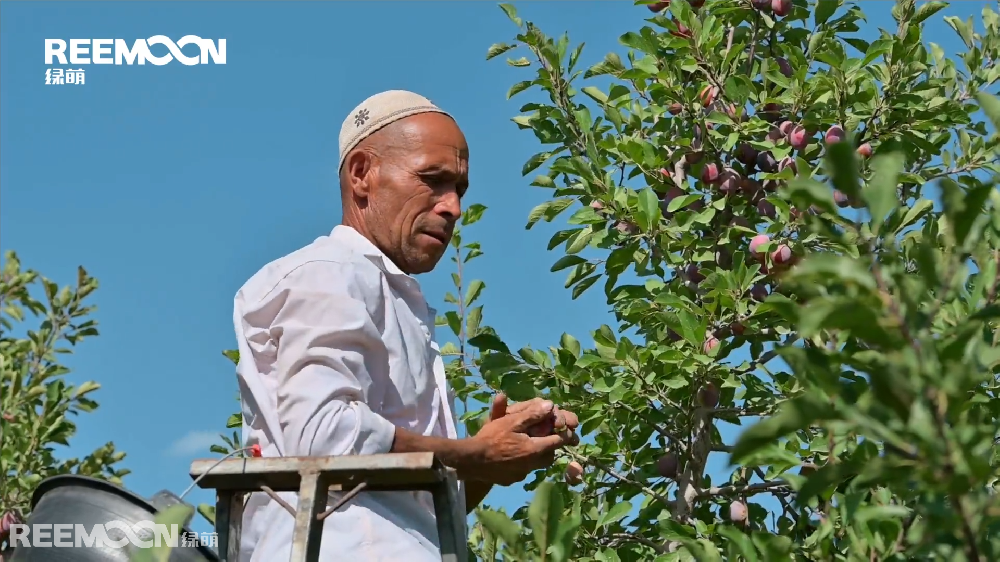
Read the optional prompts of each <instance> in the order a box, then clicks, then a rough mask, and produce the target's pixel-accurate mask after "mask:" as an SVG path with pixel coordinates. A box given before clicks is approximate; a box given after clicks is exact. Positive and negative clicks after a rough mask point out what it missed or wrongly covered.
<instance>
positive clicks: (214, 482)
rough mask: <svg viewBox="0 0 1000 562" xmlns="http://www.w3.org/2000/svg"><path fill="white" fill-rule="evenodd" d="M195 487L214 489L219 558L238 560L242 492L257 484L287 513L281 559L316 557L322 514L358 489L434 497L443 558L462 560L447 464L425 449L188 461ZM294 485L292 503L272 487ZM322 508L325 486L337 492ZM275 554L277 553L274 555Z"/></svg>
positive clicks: (297, 561)
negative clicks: (287, 553) (289, 520)
mask: <svg viewBox="0 0 1000 562" xmlns="http://www.w3.org/2000/svg"><path fill="white" fill-rule="evenodd" d="M191 477H192V478H194V479H199V480H198V482H197V485H198V487H199V488H204V489H214V490H215V491H216V500H215V531H216V533H217V535H218V539H219V557H220V559H221V561H222V562H244V561H238V560H237V557H238V555H239V546H240V533H241V529H242V526H243V505H244V501H245V498H246V496H247V494H248V493H250V492H264V493H266V494H268V495H269V496H271V497H272V498H273V499H274V500H275V501H277V502H278V503H279V504H281V505H282V506H283V507H284V508H285V509H286V510H288V512H289V513H291V514H292V515H293V516H294V517H295V533H294V536H293V538H292V555H291V558H289V562H318V561H319V552H320V550H319V546H320V540H321V539H322V534H323V520H324V519H326V517H327V516H328V515H329V514H331V513H333V512H334V511H336V510H337V509H338V508H339V507H340V506H342V505H344V504H345V503H347V502H348V501H350V500H351V498H353V497H354V496H355V495H357V494H358V493H361V492H363V491H369V492H387V491H407V490H424V491H428V492H430V493H431V495H432V496H433V498H434V511H435V513H436V517H437V530H438V536H439V542H440V545H441V560H442V561H444V562H467V559H468V550H467V546H466V541H465V536H464V529H465V526H464V522H463V519H462V517H463V516H464V515H465V514H464V513H462V514H460V513H458V511H459V508H458V506H459V502H458V498H457V496H456V494H457V487H456V478H455V471H454V470H451V469H449V468H447V467H445V466H444V465H443V464H442V463H441V461H440V460H439V459H437V458H435V456H434V454H433V453H390V454H384V455H350V456H342V457H259V458H233V459H226V460H224V461H222V462H218V461H217V460H216V459H199V460H195V461H194V462H193V463H191ZM294 491H298V492H299V502H298V504H299V505H298V510H295V509H294V508H292V506H290V505H289V504H288V503H287V502H285V501H284V500H282V499H281V498H280V497H279V496H278V495H277V492H294ZM344 491H346V492H347V493H346V494H344V495H343V496H342V497H341V498H340V499H339V501H338V502H337V503H336V504H334V505H333V506H331V507H330V508H329V509H328V508H327V499H328V497H329V492H344ZM276 562H277V561H276Z"/></svg>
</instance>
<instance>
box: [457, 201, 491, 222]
mask: <svg viewBox="0 0 1000 562" xmlns="http://www.w3.org/2000/svg"><path fill="white" fill-rule="evenodd" d="M485 212H486V205H481V204H479V203H473V204H472V205H469V208H467V209H466V210H465V212H463V213H462V226H469V225H470V224H475V223H477V222H479V219H481V218H483V213H485Z"/></svg>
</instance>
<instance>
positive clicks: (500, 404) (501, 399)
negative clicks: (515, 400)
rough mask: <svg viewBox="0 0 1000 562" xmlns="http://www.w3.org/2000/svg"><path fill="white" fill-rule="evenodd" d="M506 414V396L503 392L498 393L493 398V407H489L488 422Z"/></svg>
mask: <svg viewBox="0 0 1000 562" xmlns="http://www.w3.org/2000/svg"><path fill="white" fill-rule="evenodd" d="M507 412H508V410H507V395H506V394H504V393H503V392H498V393H497V395H496V396H494V397H493V405H492V406H491V407H490V421H493V420H498V419H500V418H502V417H504V416H506V415H507Z"/></svg>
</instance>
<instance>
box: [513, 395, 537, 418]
mask: <svg viewBox="0 0 1000 562" xmlns="http://www.w3.org/2000/svg"><path fill="white" fill-rule="evenodd" d="M542 400H543V399H542V398H532V399H531V400H528V401H526V402H516V403H514V404H511V405H510V406H507V413H508V414H517V413H519V412H523V411H525V410H526V409H528V408H531V407H532V405H533V404H538V403H539V402H541V401H542Z"/></svg>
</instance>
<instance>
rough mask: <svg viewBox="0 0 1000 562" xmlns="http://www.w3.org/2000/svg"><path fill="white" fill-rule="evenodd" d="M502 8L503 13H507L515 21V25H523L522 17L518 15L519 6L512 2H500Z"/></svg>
mask: <svg viewBox="0 0 1000 562" xmlns="http://www.w3.org/2000/svg"><path fill="white" fill-rule="evenodd" d="M500 9H501V10H503V13H505V14H507V17H508V18H510V21H512V22H514V25H516V26H518V27H521V18H519V17H517V8H515V7H514V6H512V5H511V4H500Z"/></svg>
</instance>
